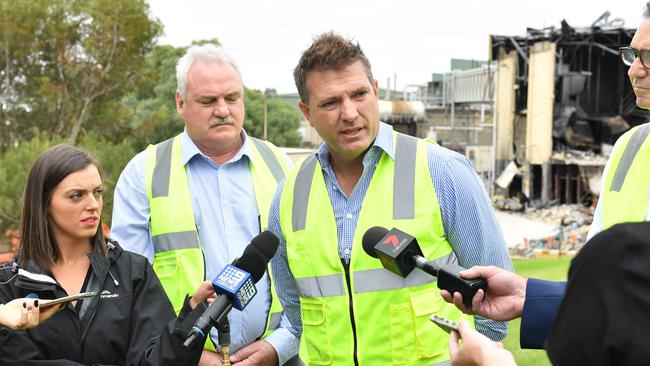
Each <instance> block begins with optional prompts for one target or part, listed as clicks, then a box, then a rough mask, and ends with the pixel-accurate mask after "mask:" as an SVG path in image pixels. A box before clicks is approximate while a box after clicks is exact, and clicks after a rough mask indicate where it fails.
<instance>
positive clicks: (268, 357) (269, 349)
mask: <svg viewBox="0 0 650 366" xmlns="http://www.w3.org/2000/svg"><path fill="white" fill-rule="evenodd" d="M230 361H231V362H232V363H233V364H237V365H240V366H252V365H260V366H277V364H278V354H277V352H275V348H273V346H272V345H271V344H270V343H269V342H266V341H255V342H253V343H251V344H249V345H248V346H245V347H242V348H241V349H239V351H237V352H235V354H233V355H232V356H230Z"/></svg>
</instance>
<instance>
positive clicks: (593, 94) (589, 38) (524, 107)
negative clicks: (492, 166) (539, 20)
mask: <svg viewBox="0 0 650 366" xmlns="http://www.w3.org/2000/svg"><path fill="white" fill-rule="evenodd" d="M634 31H635V29H631V28H625V27H624V26H623V23H622V21H620V20H618V19H615V20H610V19H609V13H605V14H603V16H601V17H600V18H599V19H598V20H596V21H595V22H594V23H593V24H592V25H591V26H589V27H583V28H574V27H572V26H570V25H569V24H568V23H567V22H566V21H562V23H561V26H560V27H559V28H556V27H547V28H544V29H532V28H529V29H527V31H526V34H525V35H524V36H500V35H491V36H490V50H491V52H490V59H491V60H493V61H496V62H497V65H498V66H497V75H498V76H497V86H496V93H497V96H496V116H497V118H496V121H497V125H496V135H497V136H496V143H495V148H496V150H495V158H496V173H497V175H498V174H499V173H501V172H502V171H504V169H505V168H506V166H507V165H508V164H510V162H514V163H516V166H517V167H518V169H517V173H516V174H511V177H506V179H505V183H502V187H504V188H505V187H507V188H508V190H509V193H510V195H515V194H523V195H525V196H526V197H527V198H528V199H530V200H541V201H542V202H548V201H551V200H557V201H559V202H561V203H578V202H583V203H585V202H591V200H592V198H593V197H594V196H595V195H597V194H598V189H599V187H600V176H601V174H602V169H603V166H604V164H605V162H606V158H607V156H608V155H609V151H610V150H611V147H612V145H613V144H614V142H615V141H616V139H617V138H618V137H619V136H620V135H621V134H623V133H624V132H625V131H626V130H628V129H629V128H630V127H633V126H635V125H637V124H640V123H643V122H646V121H648V120H649V118H648V117H649V116H648V112H647V111H645V110H641V109H639V108H638V107H637V106H636V103H635V102H636V99H635V96H634V93H633V91H632V88H631V86H630V82H629V80H628V76H627V66H625V65H624V64H623V63H622V62H621V60H620V56H619V54H618V48H619V47H621V46H627V45H629V44H630V41H631V39H632V36H633V35H634ZM510 165H511V168H512V164H510ZM505 170H508V169H505ZM510 171H511V172H512V171H514V170H513V169H510Z"/></svg>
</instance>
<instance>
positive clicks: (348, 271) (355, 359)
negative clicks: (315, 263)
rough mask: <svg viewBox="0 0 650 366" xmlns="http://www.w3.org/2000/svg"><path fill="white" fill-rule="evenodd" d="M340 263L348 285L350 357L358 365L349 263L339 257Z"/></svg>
mask: <svg viewBox="0 0 650 366" xmlns="http://www.w3.org/2000/svg"><path fill="white" fill-rule="evenodd" d="M341 263H342V264H343V268H344V269H345V282H346V284H347V286H348V301H349V304H350V325H351V326H352V339H353V340H354V349H353V352H352V359H353V361H354V364H355V365H357V366H359V359H358V357H357V327H356V324H355V322H354V307H353V306H352V290H351V289H352V286H350V264H349V263H346V262H345V259H343V258H341Z"/></svg>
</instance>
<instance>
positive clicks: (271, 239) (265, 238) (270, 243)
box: [244, 230, 280, 262]
mask: <svg viewBox="0 0 650 366" xmlns="http://www.w3.org/2000/svg"><path fill="white" fill-rule="evenodd" d="M279 244H280V240H279V239H278V237H277V236H275V235H274V234H273V233H272V232H270V231H268V230H264V231H262V233H261V234H259V235H257V236H256V237H254V238H253V240H251V244H250V245H249V247H255V248H256V249H257V250H259V252H260V253H262V255H264V257H265V258H266V261H267V262H268V261H269V260H271V258H272V257H273V256H274V255H275V252H276V251H277V250H278V245H279ZM244 253H246V250H244Z"/></svg>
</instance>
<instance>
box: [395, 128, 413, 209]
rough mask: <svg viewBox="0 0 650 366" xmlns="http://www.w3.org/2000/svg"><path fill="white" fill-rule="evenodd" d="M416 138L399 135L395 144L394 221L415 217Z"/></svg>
mask: <svg viewBox="0 0 650 366" xmlns="http://www.w3.org/2000/svg"><path fill="white" fill-rule="evenodd" d="M417 142H418V140H417V139H416V138H415V137H412V136H408V135H404V134H401V133H398V134H397V141H396V143H395V174H394V176H393V184H394V188H393V190H394V191H393V219H395V220H399V219H413V218H414V216H415V157H416V153H417Z"/></svg>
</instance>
